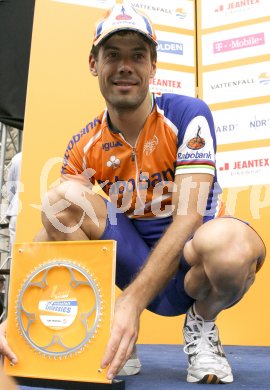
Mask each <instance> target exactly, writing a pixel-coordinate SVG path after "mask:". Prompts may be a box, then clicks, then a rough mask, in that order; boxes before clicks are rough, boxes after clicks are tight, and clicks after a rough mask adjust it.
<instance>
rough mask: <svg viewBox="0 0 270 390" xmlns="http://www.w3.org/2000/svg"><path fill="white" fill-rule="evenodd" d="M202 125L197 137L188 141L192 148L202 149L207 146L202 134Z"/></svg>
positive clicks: (189, 146) (188, 145)
mask: <svg viewBox="0 0 270 390" xmlns="http://www.w3.org/2000/svg"><path fill="white" fill-rule="evenodd" d="M200 132H201V127H200V126H198V131H197V134H196V135H195V137H193V138H191V139H190V140H189V141H188V142H187V147H188V148H189V149H192V150H198V149H202V148H203V147H204V146H205V139H204V138H202V137H201V136H200Z"/></svg>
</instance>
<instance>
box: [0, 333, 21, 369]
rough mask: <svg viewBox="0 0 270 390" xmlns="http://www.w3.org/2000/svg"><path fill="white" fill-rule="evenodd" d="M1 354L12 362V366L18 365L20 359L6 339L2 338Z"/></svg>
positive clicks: (0, 338) (0, 341) (0, 343)
mask: <svg viewBox="0 0 270 390" xmlns="http://www.w3.org/2000/svg"><path fill="white" fill-rule="evenodd" d="M0 346H1V347H0V354H2V355H3V356H6V357H7V358H8V360H10V363H11V364H16V363H18V358H17V356H16V355H15V353H14V352H13V351H12V350H11V349H10V347H9V345H8V343H7V340H6V338H5V337H3V336H2V337H0Z"/></svg>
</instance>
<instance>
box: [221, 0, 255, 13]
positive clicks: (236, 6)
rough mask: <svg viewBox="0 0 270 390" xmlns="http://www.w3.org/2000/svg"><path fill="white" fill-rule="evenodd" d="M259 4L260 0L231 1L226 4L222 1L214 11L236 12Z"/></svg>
mask: <svg viewBox="0 0 270 390" xmlns="http://www.w3.org/2000/svg"><path fill="white" fill-rule="evenodd" d="M257 5H260V0H242V1H231V2H229V3H228V4H225V5H224V3H222V4H220V5H219V6H218V7H217V8H216V9H215V12H231V13H236V12H239V11H241V10H243V11H246V10H247V9H248V8H252V7H256V6H257Z"/></svg>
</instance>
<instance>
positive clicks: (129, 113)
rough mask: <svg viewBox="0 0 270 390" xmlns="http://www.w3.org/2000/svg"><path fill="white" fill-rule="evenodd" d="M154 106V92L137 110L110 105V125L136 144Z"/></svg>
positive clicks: (131, 142)
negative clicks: (118, 108)
mask: <svg viewBox="0 0 270 390" xmlns="http://www.w3.org/2000/svg"><path fill="white" fill-rule="evenodd" d="M152 106H153V98H152V94H149V95H147V99H146V100H145V102H144V104H142V105H141V106H140V107H138V108H137V109H135V110H134V109H130V110H127V109H125V110H115V109H114V108H110V107H108V113H109V118H110V126H111V127H112V129H113V130H116V131H119V132H121V133H122V134H123V136H124V137H125V139H126V140H127V141H128V142H129V143H130V144H131V145H133V146H134V145H135V143H136V140H137V138H138V135H139V133H140V131H141V129H142V128H143V126H144V124H145V122H146V120H147V118H148V116H149V115H150V113H151V111H152Z"/></svg>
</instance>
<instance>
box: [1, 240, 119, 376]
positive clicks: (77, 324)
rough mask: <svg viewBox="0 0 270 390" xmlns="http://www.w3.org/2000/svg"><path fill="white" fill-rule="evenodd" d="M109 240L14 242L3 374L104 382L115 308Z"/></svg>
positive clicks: (113, 250)
mask: <svg viewBox="0 0 270 390" xmlns="http://www.w3.org/2000/svg"><path fill="white" fill-rule="evenodd" d="M115 258H116V243H115V241H65V242H44V243H39V242H33V243H22V244H20V243H17V244H15V245H14V249H13V259H12V269H11V283H10V292H9V307H8V325H7V339H8V343H9V345H10V347H11V348H12V349H13V351H14V352H15V353H16V355H17V356H18V359H19V363H18V364H16V365H15V366H10V365H9V362H8V361H7V359H6V360H5V371H6V373H7V374H8V375H12V376H17V377H28V378H43V379H52V380H53V379H56V380H57V379H58V380H65V381H83V382H96V383H110V381H108V380H107V379H106V370H101V369H100V362H101V359H102V356H103V353H104V350H105V347H106V344H107V341H108V339H109V335H110V326H111V318H112V315H113V306H114V285H115Z"/></svg>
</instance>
